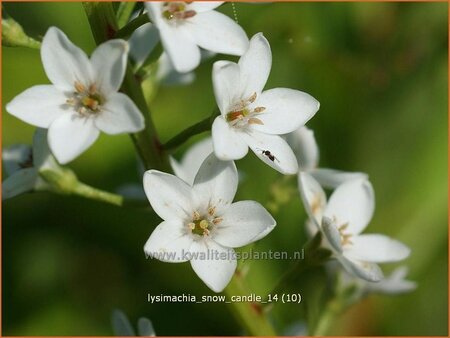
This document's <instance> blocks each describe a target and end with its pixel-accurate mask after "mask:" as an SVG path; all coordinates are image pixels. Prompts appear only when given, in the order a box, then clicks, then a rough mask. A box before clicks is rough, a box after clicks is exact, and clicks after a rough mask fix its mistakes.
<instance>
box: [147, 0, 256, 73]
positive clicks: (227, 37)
mask: <svg viewBox="0 0 450 338" xmlns="http://www.w3.org/2000/svg"><path fill="white" fill-rule="evenodd" d="M222 3H223V2H216V1H198V2H183V1H172V2H164V1H162V2H146V3H145V7H146V8H147V10H148V14H149V16H150V19H151V21H152V22H153V24H155V25H156V27H157V28H158V30H159V34H160V37H161V42H162V45H163V47H164V50H165V51H166V53H167V54H168V56H169V58H170V60H171V61H172V64H173V65H174V66H175V69H176V70H177V71H178V72H180V73H185V72H189V71H191V70H193V69H194V68H196V67H197V66H198V65H199V63H200V48H199V47H201V48H203V49H206V50H210V51H212V52H215V53H223V54H231V55H242V54H243V53H244V52H245V50H246V49H247V47H248V38H247V35H246V34H245V32H244V30H243V29H242V28H241V27H240V26H239V25H238V24H237V23H236V22H234V21H233V20H232V19H230V18H229V17H227V16H226V15H224V14H222V13H219V12H217V11H215V10H214V9H215V8H216V7H218V6H220V5H221V4H222Z"/></svg>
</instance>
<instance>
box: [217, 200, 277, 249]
mask: <svg viewBox="0 0 450 338" xmlns="http://www.w3.org/2000/svg"><path fill="white" fill-rule="evenodd" d="M222 218H223V220H222V221H221V222H220V223H219V224H217V228H216V230H215V231H214V237H213V238H214V240H215V241H216V242H217V243H219V244H221V245H223V246H226V247H231V248H239V247H241V246H244V245H247V244H250V243H253V242H255V241H257V240H259V239H261V238H262V237H264V236H266V235H267V234H268V233H269V232H271V231H272V230H273V228H275V225H276V224H277V223H276V221H275V220H274V219H273V217H272V216H271V215H270V214H269V212H268V211H267V210H266V209H265V208H264V207H263V206H262V205H261V204H259V203H257V202H255V201H240V202H236V203H233V204H231V205H230V207H229V208H228V209H227V210H226V211H225V213H224V214H223V215H222Z"/></svg>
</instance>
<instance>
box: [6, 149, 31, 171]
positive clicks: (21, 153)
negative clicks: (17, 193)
mask: <svg viewBox="0 0 450 338" xmlns="http://www.w3.org/2000/svg"><path fill="white" fill-rule="evenodd" d="M31 155H32V150H31V147H30V146H29V145H26V144H15V145H12V146H10V147H6V148H4V149H3V151H2V160H3V169H4V170H5V172H6V173H7V174H8V176H11V175H12V174H14V173H15V172H17V171H19V170H21V169H22V166H21V165H22V164H23V163H26V162H27V161H28V160H29V159H30V157H31Z"/></svg>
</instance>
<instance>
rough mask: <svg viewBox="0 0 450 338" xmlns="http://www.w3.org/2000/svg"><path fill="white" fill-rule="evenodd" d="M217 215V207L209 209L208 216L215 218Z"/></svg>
mask: <svg viewBox="0 0 450 338" xmlns="http://www.w3.org/2000/svg"><path fill="white" fill-rule="evenodd" d="M215 213H216V207H209V208H208V214H209V215H210V216H214V214H215Z"/></svg>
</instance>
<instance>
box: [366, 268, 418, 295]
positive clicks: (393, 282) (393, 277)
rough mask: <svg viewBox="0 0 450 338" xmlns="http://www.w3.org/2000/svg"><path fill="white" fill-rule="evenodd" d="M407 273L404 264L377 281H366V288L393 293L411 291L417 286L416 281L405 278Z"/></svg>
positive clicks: (372, 290) (383, 292)
mask: <svg viewBox="0 0 450 338" xmlns="http://www.w3.org/2000/svg"><path fill="white" fill-rule="evenodd" d="M407 274H408V268H407V267H406V266H400V267H398V268H397V269H395V270H394V271H393V272H392V273H391V274H390V275H389V276H388V277H386V278H385V279H383V280H381V281H379V282H378V283H367V285H366V288H367V289H368V291H370V292H378V293H382V294H388V295H395V294H400V293H405V292H410V291H413V290H414V289H416V288H417V283H415V282H412V281H409V280H406V279H405V277H406V275H407Z"/></svg>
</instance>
